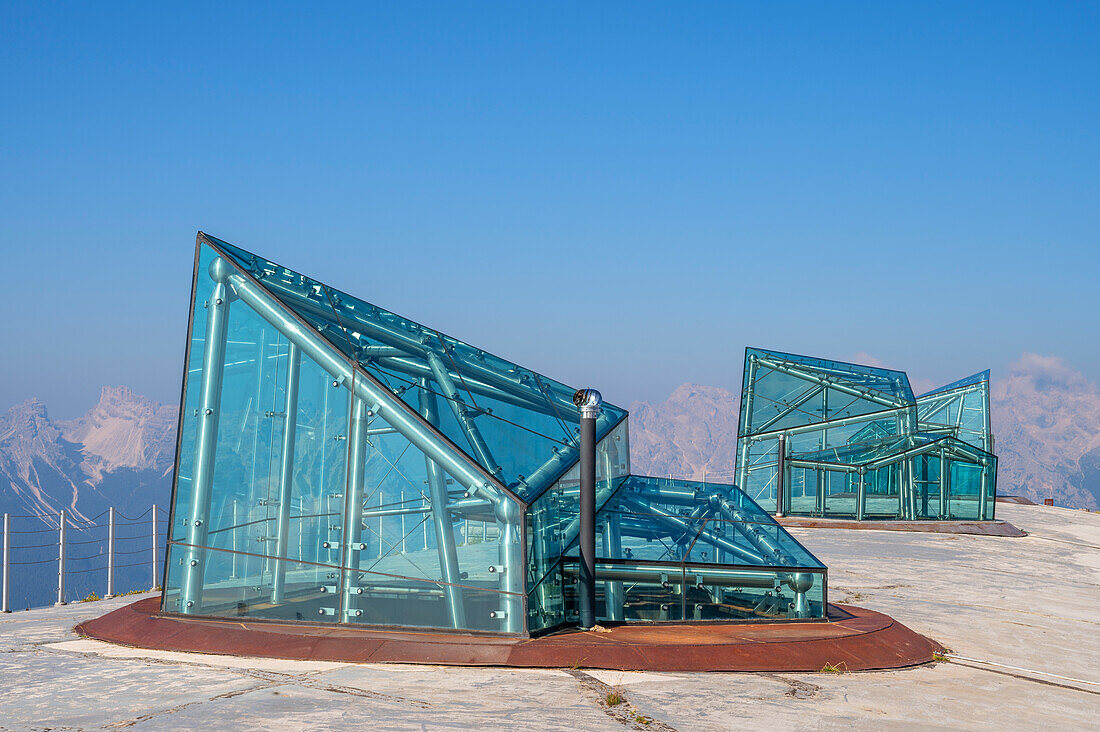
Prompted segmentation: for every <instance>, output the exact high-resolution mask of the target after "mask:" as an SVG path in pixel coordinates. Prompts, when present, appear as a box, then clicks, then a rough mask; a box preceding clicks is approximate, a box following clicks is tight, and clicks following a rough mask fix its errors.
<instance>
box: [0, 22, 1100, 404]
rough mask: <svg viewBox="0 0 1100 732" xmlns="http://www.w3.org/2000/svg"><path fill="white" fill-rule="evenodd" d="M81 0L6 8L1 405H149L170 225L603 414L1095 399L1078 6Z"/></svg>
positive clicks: (1096, 175)
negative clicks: (603, 406)
mask: <svg viewBox="0 0 1100 732" xmlns="http://www.w3.org/2000/svg"><path fill="white" fill-rule="evenodd" d="M105 5H106V4H104V3H84V4H74V5H71V6H70V5H64V4H60V3H58V4H49V5H48V6H47V4H38V3H14V2H9V3H4V4H3V7H2V9H0V27H2V28H3V29H4V34H3V35H4V43H3V44H2V45H0V99H2V100H3V101H2V104H3V113H2V114H0V171H2V173H3V175H2V176H0V213H2V216H0V234H2V238H0V241H2V244H0V246H2V247H3V250H2V251H3V267H2V270H0V271H2V273H3V274H2V278H0V282H2V294H0V303H2V306H0V307H2V311H0V342H2V343H3V347H2V348H3V356H2V358H0V409H3V408H6V407H7V406H8V405H10V404H13V403H16V402H19V401H22V400H23V399H25V398H27V397H30V396H38V397H40V398H42V399H44V400H45V401H46V402H47V404H48V405H50V407H51V410H52V412H53V413H54V414H55V415H56V416H60V417H67V416H74V415H76V414H78V413H81V412H83V411H84V410H85V409H86V408H87V407H89V406H90V405H91V403H92V402H93V401H94V400H95V398H96V396H97V394H98V389H99V386H100V385H102V384H106V383H112V384H115V383H122V384H127V385H130V386H132V387H133V388H135V389H137V390H138V391H140V392H143V393H145V394H148V395H149V396H152V397H154V398H157V399H159V400H162V401H174V400H175V399H176V398H178V390H179V380H180V373H181V361H182V354H183V345H184V331H185V326H186V319H187V304H188V303H187V300H188V294H189V287H190V277H191V260H192V255H193V246H194V236H195V231H196V230H198V229H202V230H204V231H206V232H209V233H211V234H213V235H215V236H218V237H221V238H223V239H226V240H228V241H230V242H233V243H235V244H238V245H240V246H243V247H245V248H248V249H252V250H254V251H257V252H260V253H262V254H264V255H266V256H268V257H270V258H272V259H275V260H277V261H280V262H283V263H285V264H287V265H289V266H292V267H295V268H297V269H300V270H302V271H304V272H306V273H308V274H311V275H313V276H315V277H317V278H319V279H321V280H324V281H327V282H330V283H331V284H333V285H336V286H338V287H340V288H342V289H345V290H348V291H350V292H353V293H355V294H358V295H361V296H362V297H364V298H365V299H368V300H371V301H373V302H376V303H377V304H379V305H383V306H385V307H388V308H390V309H392V310H395V311H397V312H400V313H402V314H405V315H408V316H409V317H413V318H416V319H418V320H421V321H422V322H425V323H427V324H429V325H433V326H435V327H438V328H440V329H442V330H444V331H446V332H449V333H451V334H453V335H455V336H458V337H460V338H463V339H465V340H468V341H470V342H473V343H475V344H477V345H480V346H482V347H485V348H488V349H489V350H491V351H494V352H497V353H499V354H501V355H504V356H507V357H510V358H512V359H513V360H516V361H518V362H520V363H523V364H524V365H527V366H530V367H532V368H535V369H537V370H540V371H542V372H543V373H546V374H548V375H550V376H553V377H556V378H560V379H562V380H565V381H567V382H570V383H573V384H577V385H580V384H586V385H589V384H590V385H594V386H597V387H599V388H600V389H601V390H603V392H604V394H605V396H607V397H609V398H610V399H612V400H613V401H617V402H619V403H628V402H629V401H630V400H632V399H635V398H641V399H659V398H663V397H664V396H665V395H667V393H668V391H669V390H670V389H671V388H673V387H675V386H676V385H678V384H680V383H682V382H684V381H696V382H700V383H705V384H715V385H720V386H727V387H731V388H739V383H740V382H739V375H740V370H741V360H742V357H743V348H744V346H745V345H747V344H748V345H755V346H762V347H772V348H779V349H783V350H789V351H795V352H799V353H808V354H813V355H822V356H830V357H838V358H843V357H850V356H851V355H852V354H855V353H859V352H863V353H868V354H871V355H873V356H875V357H876V358H878V359H880V360H882V361H884V362H886V363H888V364H890V365H892V366H895V367H899V368H903V369H906V370H908V371H909V372H910V373H911V375H913V376H915V377H918V378H919V379H922V380H931V381H937V382H947V381H951V380H953V379H955V378H957V377H960V376H963V375H965V374H968V373H971V372H974V371H977V370H979V369H983V368H986V367H992V368H993V369H994V378H996V377H997V375H998V373H1003V370H1004V369H1005V368H1006V366H1007V365H1008V364H1009V363H1010V362H1011V361H1012V360H1014V359H1015V358H1017V357H1018V356H1019V355H1020V354H1021V353H1022V352H1024V351H1034V352H1039V353H1051V354H1056V355H1058V356H1061V357H1063V358H1064V359H1066V361H1067V363H1069V364H1070V365H1071V366H1073V367H1074V368H1077V369H1079V370H1081V371H1083V372H1084V373H1085V374H1086V375H1087V376H1088V377H1089V378H1091V379H1093V380H1097V379H1100V337H1098V336H1100V314H1098V313H1100V294H1098V288H1100V250H1098V244H1100V237H1098V234H1100V205H1098V201H1100V185H1098V184H1100V114H1098V113H1100V103H1098V101H1100V50H1098V49H1100V43H1098V41H1097V38H1098V37H1100V6H1098V5H1096V4H1088V3H1075V4H1057V3H1007V2H998V3H990V4H985V5H983V4H977V3H973V4H972V3H966V4H963V3H942V4H933V3H921V4H901V3H866V4H833V3H808V4H782V5H779V6H769V7H767V8H761V7H758V6H759V5H760V4H756V5H755V6H750V5H747V4H746V5H735V4H730V3H714V4H709V3H708V4H691V3H666V4H656V3H636V2H633V3H619V4H606V3H605V4H594V3H578V4H561V3H538V4H535V3H501V4H490V3H477V4H464V3H450V2H448V3H440V4H408V3H393V4H389V5H390V6H392V7H382V6H381V4H378V5H376V6H374V7H372V8H371V9H367V10H364V9H363V8H362V7H358V6H357V7H351V6H349V7H347V8H344V9H337V10H334V9H319V8H317V7H313V6H312V5H308V6H307V4H302V3H298V4H293V5H282V4H277V3H254V4H244V3H219V4H216V5H211V6H207V7H199V6H194V7H186V8H185V7H183V6H180V8H179V9H178V10H169V9H164V8H150V7H148V4H133V5H131V6H128V7H123V6H121V5H115V6H114V9H113V10H112V9H104V7H103V6H105ZM158 5H161V4H158ZM226 6H229V7H226Z"/></svg>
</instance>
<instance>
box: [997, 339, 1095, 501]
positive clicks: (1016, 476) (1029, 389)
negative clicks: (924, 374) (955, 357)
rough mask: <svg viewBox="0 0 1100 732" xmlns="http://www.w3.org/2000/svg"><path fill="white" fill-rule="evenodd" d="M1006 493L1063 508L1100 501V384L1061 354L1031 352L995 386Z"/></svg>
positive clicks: (1002, 480) (1001, 479) (1001, 474)
mask: <svg viewBox="0 0 1100 732" xmlns="http://www.w3.org/2000/svg"><path fill="white" fill-rule="evenodd" d="M992 411H993V434H994V435H995V436H996V438H997V444H996V447H995V450H996V452H997V454H998V455H999V456H1000V458H1001V461H1000V464H999V468H998V476H997V480H998V483H999V485H1000V487H1001V489H1002V490H1004V491H1006V492H1017V491H1016V490H1015V488H1016V487H1017V486H1018V487H1019V491H1018V492H1019V493H1020V494H1022V495H1025V496H1027V497H1028V498H1031V499H1032V500H1038V499H1041V498H1050V497H1053V498H1054V500H1055V502H1056V503H1057V504H1059V505H1065V506H1073V507H1076V508H1091V509H1096V508H1097V506H1098V504H1100V387H1097V385H1096V384H1093V383H1090V382H1089V381H1088V379H1086V378H1085V377H1084V376H1083V375H1082V374H1081V373H1079V372H1077V371H1074V370H1073V369H1071V368H1069V367H1068V366H1066V365H1065V364H1064V363H1063V362H1062V360H1061V359H1059V358H1057V357H1055V356H1039V355H1036V354H1031V353H1029V354H1024V356H1023V357H1022V358H1021V359H1020V360H1019V361H1017V362H1016V363H1015V364H1013V365H1012V367H1011V369H1010V372H1009V374H1008V377H1007V378H1004V379H998V380H995V381H994V382H993V405H992Z"/></svg>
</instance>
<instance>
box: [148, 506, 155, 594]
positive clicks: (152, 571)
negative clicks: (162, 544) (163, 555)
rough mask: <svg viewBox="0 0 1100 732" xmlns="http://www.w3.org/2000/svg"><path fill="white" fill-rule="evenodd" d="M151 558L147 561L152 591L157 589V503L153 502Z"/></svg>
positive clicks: (150, 589)
mask: <svg viewBox="0 0 1100 732" xmlns="http://www.w3.org/2000/svg"><path fill="white" fill-rule="evenodd" d="M152 526H153V532H152V533H153V547H152V549H153V558H152V559H151V560H150V562H149V576H150V577H151V579H150V581H149V591H150V592H154V591H155V590H156V589H157V504H155V503H154V504H153V522H152Z"/></svg>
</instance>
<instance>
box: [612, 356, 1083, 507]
mask: <svg viewBox="0 0 1100 732" xmlns="http://www.w3.org/2000/svg"><path fill="white" fill-rule="evenodd" d="M992 392H993V393H992V405H991V410H992V413H993V433H994V436H995V437H996V447H995V450H996V452H997V455H998V457H999V458H1000V461H999V464H998V475H997V490H998V492H1000V493H1002V494H1012V495H1022V496H1027V497H1028V498H1030V499H1032V500H1033V501H1036V502H1040V501H1041V500H1042V499H1043V498H1054V500H1055V503H1057V504H1058V505H1060V506H1070V507H1074V508H1090V509H1096V508H1097V506H1098V504H1100V388H1098V387H1097V386H1096V385H1095V384H1092V383H1090V382H1089V381H1088V380H1087V379H1086V378H1085V377H1084V376H1083V375H1082V374H1080V373H1079V372H1077V371H1074V370H1073V369H1071V368H1069V367H1067V366H1066V365H1065V364H1064V363H1062V361H1061V360H1060V359H1058V358H1056V357H1047V356H1037V355H1034V354H1025V355H1024V356H1023V358H1021V359H1020V361H1018V362H1017V363H1015V364H1013V365H1012V367H1011V368H1010V372H1009V375H1008V376H1007V377H1006V378H1003V379H995V380H994V382H993V390H992ZM739 405H740V396H739V395H737V394H735V393H733V392H731V391H728V390H726V389H722V388H719V387H715V386H700V385H698V384H683V385H682V386H679V387H677V388H676V389H675V390H674V391H673V392H672V394H671V395H670V396H669V398H668V399H667V400H665V401H664V402H662V403H660V404H650V403H648V402H634V403H633V404H631V405H630V463H631V469H632V470H633V471H634V472H635V473H639V474H648V475H668V474H670V473H671V474H673V475H675V476H677V477H681V478H694V479H699V478H701V477H702V476H703V474H704V473H706V475H707V477H708V478H713V479H715V480H719V479H724V480H728V481H732V480H733V471H734V457H735V453H734V450H735V446H736V443H737V419H738V409H739Z"/></svg>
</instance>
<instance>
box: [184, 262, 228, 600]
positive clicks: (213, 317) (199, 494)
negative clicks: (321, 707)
mask: <svg viewBox="0 0 1100 732" xmlns="http://www.w3.org/2000/svg"><path fill="white" fill-rule="evenodd" d="M231 271H232V270H231V269H230V267H229V265H228V264H227V263H226V262H225V260H223V259H221V258H220V257H219V258H216V259H214V261H212V262H211V263H210V267H209V269H208V272H209V274H210V277H211V279H213V280H214V289H213V291H212V292H211V294H210V299H209V300H207V301H206V336H205V339H204V341H203V354H202V379H201V381H200V384H199V414H198V421H199V424H198V429H197V430H196V435H195V464H194V468H193V470H194V475H193V478H192V481H191V505H190V507H189V511H188V517H187V543H188V544H189V545H190V546H188V547H187V551H186V553H185V554H184V558H183V579H182V581H181V583H180V612H181V613H184V614H185V615H192V614H195V613H198V612H200V610H201V608H202V590H203V576H204V574H205V572H206V549H205V546H206V541H207V523H208V520H209V514H210V500H211V495H212V485H213V480H214V457H215V452H216V451H217V446H218V418H219V416H220V413H221V398H222V377H223V370H224V368H225V338H226V333H227V328H228V325H229V302H230V300H231V299H232V293H231V292H230V289H229V287H228V285H227V280H228V278H229V277H230V272H231Z"/></svg>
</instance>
